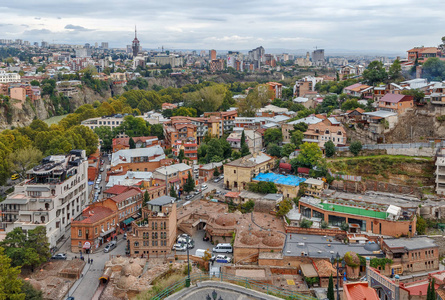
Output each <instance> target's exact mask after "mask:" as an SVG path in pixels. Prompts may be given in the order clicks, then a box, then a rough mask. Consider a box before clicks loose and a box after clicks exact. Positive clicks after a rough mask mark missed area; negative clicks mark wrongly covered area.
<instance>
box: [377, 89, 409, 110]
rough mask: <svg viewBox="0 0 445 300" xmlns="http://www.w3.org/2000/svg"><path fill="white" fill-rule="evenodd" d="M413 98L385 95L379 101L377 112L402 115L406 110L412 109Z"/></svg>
mask: <svg viewBox="0 0 445 300" xmlns="http://www.w3.org/2000/svg"><path fill="white" fill-rule="evenodd" d="M413 99H414V98H413V96H407V95H400V94H386V95H385V96H383V97H382V98H380V100H379V106H378V110H385V111H390V112H395V113H397V114H402V113H404V112H405V111H406V110H407V109H409V108H413V107H414V100H413Z"/></svg>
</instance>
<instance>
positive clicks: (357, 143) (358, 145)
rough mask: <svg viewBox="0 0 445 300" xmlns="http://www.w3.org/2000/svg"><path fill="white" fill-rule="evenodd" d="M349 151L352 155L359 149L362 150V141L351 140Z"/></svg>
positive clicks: (357, 152)
mask: <svg viewBox="0 0 445 300" xmlns="http://www.w3.org/2000/svg"><path fill="white" fill-rule="evenodd" d="M349 151H351V153H352V154H354V156H357V155H358V154H359V153H360V151H362V143H361V142H360V141H353V142H352V143H351V145H349Z"/></svg>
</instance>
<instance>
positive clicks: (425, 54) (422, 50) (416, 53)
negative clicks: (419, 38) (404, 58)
mask: <svg viewBox="0 0 445 300" xmlns="http://www.w3.org/2000/svg"><path fill="white" fill-rule="evenodd" d="M441 56H442V52H441V51H440V49H438V48H437V47H415V48H413V49H410V50H408V60H409V61H413V62H414V61H416V59H417V61H418V62H419V63H424V62H425V61H427V60H428V58H431V57H441Z"/></svg>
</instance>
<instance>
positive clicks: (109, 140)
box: [94, 126, 116, 152]
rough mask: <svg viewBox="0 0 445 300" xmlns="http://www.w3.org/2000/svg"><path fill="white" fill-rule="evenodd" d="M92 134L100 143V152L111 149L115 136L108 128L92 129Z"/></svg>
mask: <svg viewBox="0 0 445 300" xmlns="http://www.w3.org/2000/svg"><path fill="white" fill-rule="evenodd" d="M94 133H96V134H97V136H98V137H99V138H100V140H101V141H102V144H101V150H102V151H104V152H109V151H111V149H112V144H113V139H114V137H115V136H116V135H115V133H114V132H113V131H112V130H111V128H110V127H108V126H100V127H96V128H94Z"/></svg>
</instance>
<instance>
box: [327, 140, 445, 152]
mask: <svg viewBox="0 0 445 300" xmlns="http://www.w3.org/2000/svg"><path fill="white" fill-rule="evenodd" d="M421 147H422V148H442V147H445V142H444V141H442V142H440V143H435V142H430V143H408V144H376V145H373V144H365V145H363V146H362V150H385V149H413V148H416V149H419V148H421ZM335 149H336V150H337V151H349V147H336V148H335Z"/></svg>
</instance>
